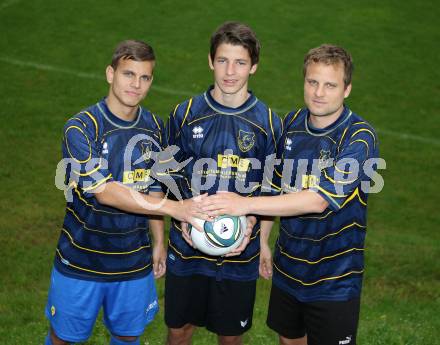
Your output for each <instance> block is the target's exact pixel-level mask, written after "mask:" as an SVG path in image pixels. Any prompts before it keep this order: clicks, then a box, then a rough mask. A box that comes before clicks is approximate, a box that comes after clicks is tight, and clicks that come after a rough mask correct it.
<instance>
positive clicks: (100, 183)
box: [82, 174, 112, 192]
mask: <svg viewBox="0 0 440 345" xmlns="http://www.w3.org/2000/svg"><path fill="white" fill-rule="evenodd" d="M110 178H112V174H109V175H108V176H106V177H104V178H103V179H102V180H99V181H97V182H96V183H94V184H92V185H91V186H89V187H84V188H82V190H83V191H85V192H87V191H89V190H92V189H95V188H96V187H98V186H100V185H102V184H103V183H104V182H105V181H107V180H109V179H110Z"/></svg>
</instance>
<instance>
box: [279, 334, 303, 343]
mask: <svg viewBox="0 0 440 345" xmlns="http://www.w3.org/2000/svg"><path fill="white" fill-rule="evenodd" d="M280 345H307V336H304V337H302V338H296V339H289V338H285V337H283V336H281V335H280Z"/></svg>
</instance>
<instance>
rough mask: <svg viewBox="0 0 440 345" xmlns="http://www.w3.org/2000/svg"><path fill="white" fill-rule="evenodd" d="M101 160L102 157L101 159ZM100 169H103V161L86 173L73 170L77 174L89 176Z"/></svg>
mask: <svg viewBox="0 0 440 345" xmlns="http://www.w3.org/2000/svg"><path fill="white" fill-rule="evenodd" d="M99 160H100V161H101V159H99ZM99 169H101V163H99V164H98V166H97V167H96V168H94V169H93V170H90V171H88V172H85V173H84V174H82V173H80V172H79V171H76V170H73V172H74V173H75V174H77V175H78V176H89V175H91V174H93V173H94V172H97V171H98V170H99Z"/></svg>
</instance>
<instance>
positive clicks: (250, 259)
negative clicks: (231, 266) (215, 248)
mask: <svg viewBox="0 0 440 345" xmlns="http://www.w3.org/2000/svg"><path fill="white" fill-rule="evenodd" d="M258 255H260V251H258V253H257V254H255V255H254V256H252V257H250V258H249V259H246V260H232V259H231V260H230V259H224V260H223V261H221V262H217V266H221V265H222V264H223V263H224V262H235V263H238V264H244V263H248V262H251V261H252V260H254V259H255V258H256V257H257V256H258Z"/></svg>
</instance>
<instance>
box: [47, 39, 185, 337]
mask: <svg viewBox="0 0 440 345" xmlns="http://www.w3.org/2000/svg"><path fill="white" fill-rule="evenodd" d="M154 64H155V56H154V52H153V49H152V48H151V47H150V46H149V45H148V44H146V43H144V42H141V41H134V40H128V41H123V42H121V43H120V44H119V45H118V46H117V48H116V50H115V52H114V54H113V58H112V62H111V64H110V65H109V66H108V67H107V69H106V77H107V82H108V83H109V85H110V88H109V93H108V96H107V97H106V98H104V99H102V100H100V101H99V102H98V103H96V104H95V105H93V106H91V107H88V108H87V109H85V110H83V111H81V112H79V113H78V114H76V115H75V116H73V117H72V118H71V119H69V120H68V121H67V123H66V125H65V126H64V131H63V143H62V151H63V157H64V162H65V163H66V170H65V173H66V176H65V181H66V185H68V190H67V195H69V198H68V200H67V207H66V215H65V218H64V224H63V227H62V229H61V235H60V238H59V241H58V246H57V249H56V255H55V260H54V268H53V270H52V276H51V286H50V290H49V296H48V302H47V306H46V316H47V318H48V319H49V321H50V326H51V329H50V332H49V334H48V336H47V337H46V342H45V344H46V345H51V344H53V345H64V344H71V343H75V342H82V341H85V340H87V339H88V338H89V337H90V335H91V332H92V329H93V326H94V323H95V320H96V317H97V315H98V312H99V310H100V309H101V307H103V312H104V313H103V316H104V323H105V325H106V327H107V328H108V330H109V331H110V333H111V341H110V344H111V345H128V344H131V345H137V344H139V336H140V335H141V334H142V333H143V331H144V328H145V326H146V325H147V324H148V323H150V322H151V321H152V320H153V317H154V315H155V314H156V313H157V310H158V302H157V296H156V288H155V285H154V277H156V278H159V277H160V276H162V275H163V274H164V273H165V256H166V253H165V249H164V242H163V241H164V231H163V230H164V223H163V219H162V217H161V216H162V215H164V214H168V215H172V216H173V217H174V218H176V219H179V220H181V221H192V219H191V216H192V215H193V213H192V201H191V200H187V201H185V202H181V203H179V202H177V201H171V200H166V199H163V193H162V189H161V186H160V184H159V183H158V181H157V180H154V179H153V178H152V176H157V174H156V173H155V172H154V171H153V167H154V163H155V161H156V160H158V158H157V156H158V155H159V153H160V151H161V145H162V136H163V124H162V121H161V120H160V119H159V118H157V117H156V116H155V115H154V114H153V113H151V112H150V111H148V110H147V109H145V108H143V107H141V106H140V105H139V103H140V102H141V101H142V100H143V99H144V98H145V96H146V95H147V93H148V91H149V89H150V86H151V83H152V81H153V69H154ZM146 215H148V217H147V216H146ZM149 230H150V231H151V232H152V233H153V237H154V246H153V248H151V246H152V243H151V241H150V235H149Z"/></svg>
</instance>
